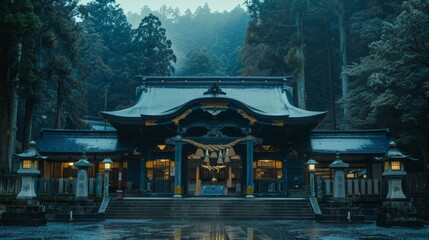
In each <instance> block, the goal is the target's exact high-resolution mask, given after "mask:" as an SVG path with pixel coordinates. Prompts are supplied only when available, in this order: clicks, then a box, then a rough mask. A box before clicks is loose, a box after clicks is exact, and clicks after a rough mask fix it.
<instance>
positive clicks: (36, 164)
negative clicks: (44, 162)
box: [34, 161, 39, 169]
mask: <svg viewBox="0 0 429 240" xmlns="http://www.w3.org/2000/svg"><path fill="white" fill-rule="evenodd" d="M34 169H39V161H34Z"/></svg>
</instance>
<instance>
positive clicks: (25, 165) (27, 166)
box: [22, 160, 31, 169]
mask: <svg viewBox="0 0 429 240" xmlns="http://www.w3.org/2000/svg"><path fill="white" fill-rule="evenodd" d="M22 168H24V169H30V168H31V160H22Z"/></svg>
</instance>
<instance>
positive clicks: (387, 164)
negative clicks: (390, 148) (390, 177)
mask: <svg viewBox="0 0 429 240" xmlns="http://www.w3.org/2000/svg"><path fill="white" fill-rule="evenodd" d="M384 171H385V172H387V171H389V162H384Z"/></svg>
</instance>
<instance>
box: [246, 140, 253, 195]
mask: <svg viewBox="0 0 429 240" xmlns="http://www.w3.org/2000/svg"><path fill="white" fill-rule="evenodd" d="M246 197H247V198H251V197H255V196H253V141H252V140H250V139H249V141H247V161H246Z"/></svg>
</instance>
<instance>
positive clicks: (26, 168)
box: [15, 141, 48, 199]
mask: <svg viewBox="0 0 429 240" xmlns="http://www.w3.org/2000/svg"><path fill="white" fill-rule="evenodd" d="M15 155H16V156H17V157H19V160H20V162H21V163H20V166H19V169H18V170H17V173H18V174H19V175H21V178H22V183H21V191H20V192H19V194H18V195H17V196H16V198H17V199H34V198H36V197H37V195H36V190H35V184H34V182H35V177H36V176H37V175H39V174H40V170H39V160H40V159H47V158H48V157H46V156H41V155H40V154H39V153H38V152H37V151H36V142H34V141H31V142H30V146H29V149H28V150H25V151H24V152H23V153H19V154H15Z"/></svg>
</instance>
